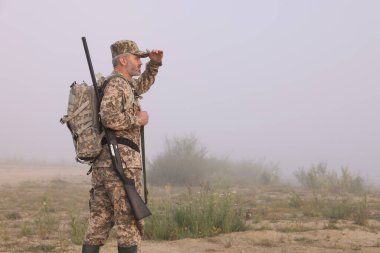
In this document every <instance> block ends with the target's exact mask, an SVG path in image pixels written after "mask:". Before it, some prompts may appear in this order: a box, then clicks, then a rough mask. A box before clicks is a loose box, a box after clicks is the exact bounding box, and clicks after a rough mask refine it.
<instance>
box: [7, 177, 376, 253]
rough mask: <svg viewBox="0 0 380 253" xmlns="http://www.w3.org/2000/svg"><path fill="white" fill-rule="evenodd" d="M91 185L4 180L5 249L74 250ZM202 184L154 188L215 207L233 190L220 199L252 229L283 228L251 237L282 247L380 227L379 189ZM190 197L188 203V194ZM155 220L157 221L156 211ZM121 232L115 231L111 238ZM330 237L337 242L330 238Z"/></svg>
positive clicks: (156, 193) (169, 197)
mask: <svg viewBox="0 0 380 253" xmlns="http://www.w3.org/2000/svg"><path fill="white" fill-rule="evenodd" d="M89 189H90V186H89V181H88V180H87V179H86V180H84V179H83V178H76V177H73V178H72V179H62V178H56V179H54V180H51V181H45V182H32V181H30V182H23V183H21V184H19V185H2V186H0V199H1V200H2V201H1V202H0V252H75V251H77V250H74V249H78V247H79V246H78V245H80V244H81V241H82V238H83V234H84V231H85V227H86V224H87V214H88V197H89V193H88V190H89ZM201 189H202V187H177V188H174V187H171V186H169V185H167V186H165V187H153V188H150V192H151V195H150V201H151V202H150V203H158V202H161V203H162V202H164V203H166V204H168V203H170V201H172V202H173V203H174V200H176V203H179V198H181V196H193V197H191V198H188V201H193V202H194V201H197V198H195V199H194V196H198V195H199V196H200V194H201V195H202V194H203V195H202V196H204V197H205V198H203V199H199V201H200V202H201V201H204V203H205V206H207V205H209V206H210V207H212V205H211V204H210V203H212V204H213V205H214V204H215V205H216V206H217V204H218V203H217V202H216V201H219V200H223V198H224V197H223V196H229V197H228V198H227V200H230V199H231V198H232V200H233V201H230V202H221V203H220V204H223V203H224V204H226V203H227V204H228V205H229V206H228V208H231V209H226V210H229V211H232V210H241V212H242V217H244V219H245V224H246V226H248V229H249V230H252V231H255V232H257V233H266V232H274V233H278V234H279V235H281V236H278V237H276V238H275V239H274V238H273V237H267V238H259V239H255V241H254V242H252V243H251V245H254V246H257V247H263V248H276V247H280V246H281V247H283V248H284V249H286V245H288V244H289V243H290V244H299V245H307V246H314V247H315V246H316V245H319V246H320V247H325V248H331V247H333V246H331V244H330V245H327V244H326V246H324V244H323V243H322V241H321V240H318V239H317V238H314V237H312V236H311V235H310V234H309V233H313V232H315V233H317V232H320V233H322V232H323V233H339V232H341V231H346V230H347V231H351V229H352V228H353V229H355V231H366V230H370V231H371V232H373V233H379V232H380V225H379V222H380V195H379V194H377V193H375V192H373V193H368V194H367V195H354V194H346V195H345V196H344V197H342V195H336V196H333V195H331V194H330V195H329V196H328V198H327V197H323V196H319V195H315V194H314V193H313V192H311V191H306V190H303V189H299V188H295V187H290V186H286V187H279V186H271V187H270V186H266V187H260V188H236V189H235V188H228V189H217V190H211V189H208V190H207V191H210V192H209V193H208V194H211V195H207V194H206V195H205V194H204V192H203V193H202V190H201ZM204 189H205V186H203V191H204ZM183 201H185V202H186V199H183ZM200 202H199V203H200ZM183 207H184V208H185V209H183V210H188V209H186V208H187V207H190V206H189V205H188V204H186V203H183ZM152 208H154V207H153V206H152ZM181 210H182V209H181ZM200 210H202V209H200ZM183 214H184V213H183V212H182V215H183ZM186 214H187V213H186ZM197 215H200V213H197ZM209 215H213V213H209ZM226 217H227V216H226ZM228 217H230V216H228ZM149 219H151V221H152V218H149ZM149 222H150V221H149V220H148V221H147V223H149ZM148 229H149V226H148ZM321 231H322V232H321ZM147 232H148V234H149V233H150V237H151V238H155V237H154V235H153V234H152V233H154V232H155V231H153V230H152V231H147ZM198 232H199V231H198ZM114 234H115V233H114V232H112V233H111V237H114ZM112 235H113V236H112ZM205 235H208V234H205ZM293 235H295V236H293ZM328 235H329V236H331V237H330V238H333V237H334V236H333V235H330V234H328ZM324 239H326V238H324ZM325 241H326V242H329V240H327V239H326V240H325ZM379 242H380V239H378V240H376V241H374V242H372V244H371V245H370V246H366V247H375V248H378V247H379V245H380V243H379ZM222 244H223V245H224V246H223V247H224V248H225V249H229V248H233V246H234V245H235V239H233V238H232V237H231V238H228V239H224V240H222ZM285 244H286V245H285ZM321 245H322V246H321ZM342 247H343V246H341V245H338V246H337V248H342ZM349 249H350V250H354V251H359V250H361V249H363V245H361V244H359V243H355V244H351V245H350V246H349Z"/></svg>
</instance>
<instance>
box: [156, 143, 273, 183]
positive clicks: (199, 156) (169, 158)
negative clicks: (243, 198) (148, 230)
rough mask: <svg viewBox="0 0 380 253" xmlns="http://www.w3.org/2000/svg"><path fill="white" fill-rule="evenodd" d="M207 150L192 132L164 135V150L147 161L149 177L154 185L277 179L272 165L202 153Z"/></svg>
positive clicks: (270, 180)
mask: <svg viewBox="0 0 380 253" xmlns="http://www.w3.org/2000/svg"><path fill="white" fill-rule="evenodd" d="M206 154H207V151H206V149H205V148H204V147H202V146H201V145H200V143H199V141H198V140H197V139H196V138H195V137H194V136H189V137H183V138H172V139H166V147H165V151H164V152H163V153H161V154H159V155H158V156H157V157H156V158H155V159H154V160H153V161H152V162H151V163H150V164H149V165H150V168H151V171H150V175H149V180H150V183H152V184H155V185H165V184H171V185H200V184H203V183H207V182H211V183H212V185H213V186H220V187H226V186H227V187H228V186H229V185H252V184H255V185H269V184H273V183H278V181H279V176H278V172H279V170H278V168H277V166H276V165H273V164H268V163H263V162H252V161H239V162H233V161H230V160H228V159H227V158H217V157H209V156H206Z"/></svg>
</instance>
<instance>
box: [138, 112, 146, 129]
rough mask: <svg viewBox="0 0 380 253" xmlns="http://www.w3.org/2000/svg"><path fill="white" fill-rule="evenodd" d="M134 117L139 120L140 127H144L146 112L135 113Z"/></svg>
mask: <svg viewBox="0 0 380 253" xmlns="http://www.w3.org/2000/svg"><path fill="white" fill-rule="evenodd" d="M136 116H137V118H139V122H140V125H142V126H145V125H146V124H148V121H149V115H148V113H147V112H145V111H142V112H137V114H136Z"/></svg>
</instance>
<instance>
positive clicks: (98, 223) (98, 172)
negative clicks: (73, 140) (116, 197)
mask: <svg viewBox="0 0 380 253" xmlns="http://www.w3.org/2000/svg"><path fill="white" fill-rule="evenodd" d="M105 172H106V168H95V169H94V170H93V172H92V178H91V183H92V187H93V188H92V189H91V191H90V201H89V206H90V218H89V224H88V228H87V232H86V236H85V240H84V244H87V245H104V243H105V241H106V240H107V238H108V236H109V232H110V230H111V228H112V226H113V223H114V218H113V204H112V201H111V199H110V197H109V194H108V192H107V190H106V187H105V186H104V182H105V179H106V178H105V177H106V176H107V173H105Z"/></svg>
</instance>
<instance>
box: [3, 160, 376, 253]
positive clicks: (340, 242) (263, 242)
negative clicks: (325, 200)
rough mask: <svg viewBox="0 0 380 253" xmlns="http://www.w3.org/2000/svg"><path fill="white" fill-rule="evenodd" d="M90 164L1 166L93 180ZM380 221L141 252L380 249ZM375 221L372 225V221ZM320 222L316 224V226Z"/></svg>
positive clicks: (34, 175)
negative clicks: (366, 224)
mask: <svg viewBox="0 0 380 253" xmlns="http://www.w3.org/2000/svg"><path fill="white" fill-rule="evenodd" d="M87 170H88V167H86V166H83V167H59V166H34V167H30V166H28V167H23V166H20V165H18V166H10V165H8V166H4V165H2V166H0V184H18V183H20V182H23V181H46V180H50V179H57V178H60V179H65V178H72V177H78V178H83V179H84V180H89V176H87V175H86V172H87ZM378 223H379V222H376V221H373V223H370V225H369V226H368V227H365V228H363V227H354V226H353V227H351V228H350V227H348V228H344V229H341V230H324V229H318V228H317V229H314V230H311V231H306V232H293V233H284V232H278V231H274V230H263V231H246V232H238V233H231V234H223V235H219V236H216V237H211V238H202V239H183V240H177V241H143V242H142V244H141V247H140V250H139V252H144V253H167V252H170V253H187V252H189V253H190V252H221V253H249V252H262V253H264V252H266V253H277V252H278V253H301V252H307V253H338V252H348V253H350V252H363V253H375V252H377V253H379V252H380V233H378V232H377V231H379V229H378V228H379V227H380V224H378ZM371 224H372V225H371ZM318 226H319V225H317V224H316V227H318ZM115 245H116V242H115V241H112V240H111V241H108V242H107V244H106V245H105V246H104V247H102V250H101V252H117V249H116V246H115ZM66 250H67V251H65V252H81V247H80V246H70V247H69V248H68V249H66Z"/></svg>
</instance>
